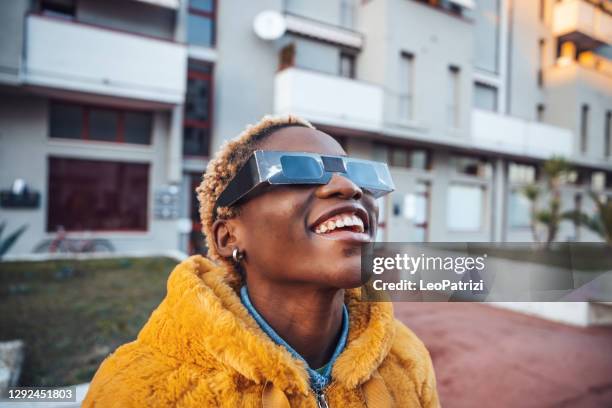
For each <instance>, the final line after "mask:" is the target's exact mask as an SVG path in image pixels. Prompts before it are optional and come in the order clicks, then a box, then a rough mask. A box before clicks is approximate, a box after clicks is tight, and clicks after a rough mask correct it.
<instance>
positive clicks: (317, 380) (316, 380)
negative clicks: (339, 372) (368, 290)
mask: <svg viewBox="0 0 612 408" xmlns="http://www.w3.org/2000/svg"><path fill="white" fill-rule="evenodd" d="M240 300H241V301H242V303H243V304H244V306H245V307H246V309H247V310H248V311H249V313H250V314H251V316H253V318H254V319H255V321H256V322H257V324H259V326H260V327H261V329H262V330H263V331H264V332H265V333H266V334H267V335H268V336H269V337H270V338H271V339H272V340H273V341H274V342H275V343H277V344H280V345H281V346H283V347H285V348H286V349H287V350H288V351H289V352H290V353H291V354H292V355H293V356H294V357H295V358H297V359H299V360H302V361H303V362H304V363H305V364H306V367H307V369H308V375H309V376H310V384H311V386H312V388H313V389H314V390H317V391H318V390H321V389H323V388H325V387H326V386H327V385H328V384H329V383H330V382H331V371H332V366H333V365H334V362H335V361H336V359H337V358H338V356H339V355H340V353H342V350H344V346H345V345H346V338H347V336H348V329H349V317H348V309H347V307H346V305H345V304H343V305H342V329H341V330H342V331H341V333H340V339H339V340H338V344H337V345H336V349H335V350H334V354H332V356H331V359H330V360H329V361H328V363H327V365H326V366H325V370H324V371H323V373H318V372H317V371H316V370H314V369H312V368H310V367H309V366H308V363H307V362H306V360H304V358H303V357H302V356H301V355H300V354H299V353H298V352H297V351H295V350H294V349H293V347H291V346H290V345H289V344H288V343H287V342H286V341H285V340H283V338H282V337H281V336H279V335H278V333H276V332H275V331H274V329H273V328H272V327H271V326H270V325H269V324H268V322H266V321H265V319H264V318H263V317H262V316H261V315H260V314H259V312H257V310H256V309H255V307H254V306H253V304H252V303H251V299H250V298H249V293H248V291H247V287H246V285H244V286H242V287H241V288H240Z"/></svg>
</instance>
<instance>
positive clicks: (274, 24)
mask: <svg viewBox="0 0 612 408" xmlns="http://www.w3.org/2000/svg"><path fill="white" fill-rule="evenodd" d="M286 29H287V23H286V22H285V18H284V17H283V15H282V14H281V13H279V12H278V11H274V10H266V11H262V12H261V13H259V14H257V15H256V16H255V20H253V30H255V34H257V36H258V37H259V38H261V39H262V40H267V41H269V40H276V39H278V38H280V37H282V36H283V34H285V30H286Z"/></svg>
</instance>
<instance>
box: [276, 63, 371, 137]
mask: <svg viewBox="0 0 612 408" xmlns="http://www.w3.org/2000/svg"><path fill="white" fill-rule="evenodd" d="M274 111H275V113H279V114H283V113H295V114H298V115H302V116H304V117H306V118H307V119H309V120H311V121H313V122H316V123H321V124H327V125H334V126H341V127H348V128H356V129H363V130H367V129H379V128H380V126H381V124H382V121H383V91H382V89H381V88H380V87H379V86H377V85H373V84H369V83H365V82H361V81H357V80H354V79H349V78H344V77H340V76H335V75H330V74H324V73H320V72H314V71H308V70H304V69H300V68H288V69H285V70H283V71H280V72H279V73H277V74H276V78H275V85H274Z"/></svg>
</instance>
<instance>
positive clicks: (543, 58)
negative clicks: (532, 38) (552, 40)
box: [538, 39, 546, 88]
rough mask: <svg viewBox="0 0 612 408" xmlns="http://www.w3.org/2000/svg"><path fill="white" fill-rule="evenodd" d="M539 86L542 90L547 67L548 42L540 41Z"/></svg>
mask: <svg viewBox="0 0 612 408" xmlns="http://www.w3.org/2000/svg"><path fill="white" fill-rule="evenodd" d="M538 53H539V58H538V63H539V67H538V86H539V87H540V88H541V87H542V86H543V85H544V66H545V65H546V40H544V39H540V42H539V43H538Z"/></svg>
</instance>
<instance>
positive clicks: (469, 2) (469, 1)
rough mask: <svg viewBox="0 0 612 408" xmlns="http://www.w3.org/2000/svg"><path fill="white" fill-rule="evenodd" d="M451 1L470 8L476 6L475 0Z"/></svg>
mask: <svg viewBox="0 0 612 408" xmlns="http://www.w3.org/2000/svg"><path fill="white" fill-rule="evenodd" d="M450 2H451V3H455V4H456V5H458V6H461V7H463V8H466V9H470V10H473V9H475V8H476V3H474V0H450Z"/></svg>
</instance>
